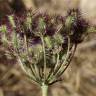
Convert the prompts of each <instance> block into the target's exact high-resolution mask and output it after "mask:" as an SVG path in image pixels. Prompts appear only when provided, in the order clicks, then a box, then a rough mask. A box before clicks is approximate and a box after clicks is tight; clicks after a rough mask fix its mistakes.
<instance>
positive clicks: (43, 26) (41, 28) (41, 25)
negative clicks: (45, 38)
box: [39, 18, 46, 31]
mask: <svg viewBox="0 0 96 96" xmlns="http://www.w3.org/2000/svg"><path fill="white" fill-rule="evenodd" d="M45 28H46V23H45V22H44V20H43V18H40V19H39V29H40V31H43V30H44V29H45Z"/></svg>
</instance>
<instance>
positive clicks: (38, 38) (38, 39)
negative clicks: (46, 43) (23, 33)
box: [32, 37, 41, 45]
mask: <svg viewBox="0 0 96 96" xmlns="http://www.w3.org/2000/svg"><path fill="white" fill-rule="evenodd" d="M40 43H41V39H40V37H34V38H33V40H32V44H33V45H35V44H40Z"/></svg>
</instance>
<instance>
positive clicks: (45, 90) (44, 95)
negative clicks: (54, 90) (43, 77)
mask: <svg viewBox="0 0 96 96" xmlns="http://www.w3.org/2000/svg"><path fill="white" fill-rule="evenodd" d="M41 90H42V96H48V85H46V84H44V83H43V84H42V86H41Z"/></svg>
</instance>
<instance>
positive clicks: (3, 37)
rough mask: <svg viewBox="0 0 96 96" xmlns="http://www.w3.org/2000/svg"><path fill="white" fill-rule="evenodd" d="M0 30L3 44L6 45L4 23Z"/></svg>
mask: <svg viewBox="0 0 96 96" xmlns="http://www.w3.org/2000/svg"><path fill="white" fill-rule="evenodd" d="M0 31H1V32H2V33H3V34H2V42H3V44H4V45H6V43H7V36H6V33H7V27H6V25H2V26H0Z"/></svg>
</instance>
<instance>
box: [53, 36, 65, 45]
mask: <svg viewBox="0 0 96 96" xmlns="http://www.w3.org/2000/svg"><path fill="white" fill-rule="evenodd" d="M54 39H55V41H56V43H57V44H62V43H63V42H64V39H63V36H62V35H61V34H56V35H54Z"/></svg>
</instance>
